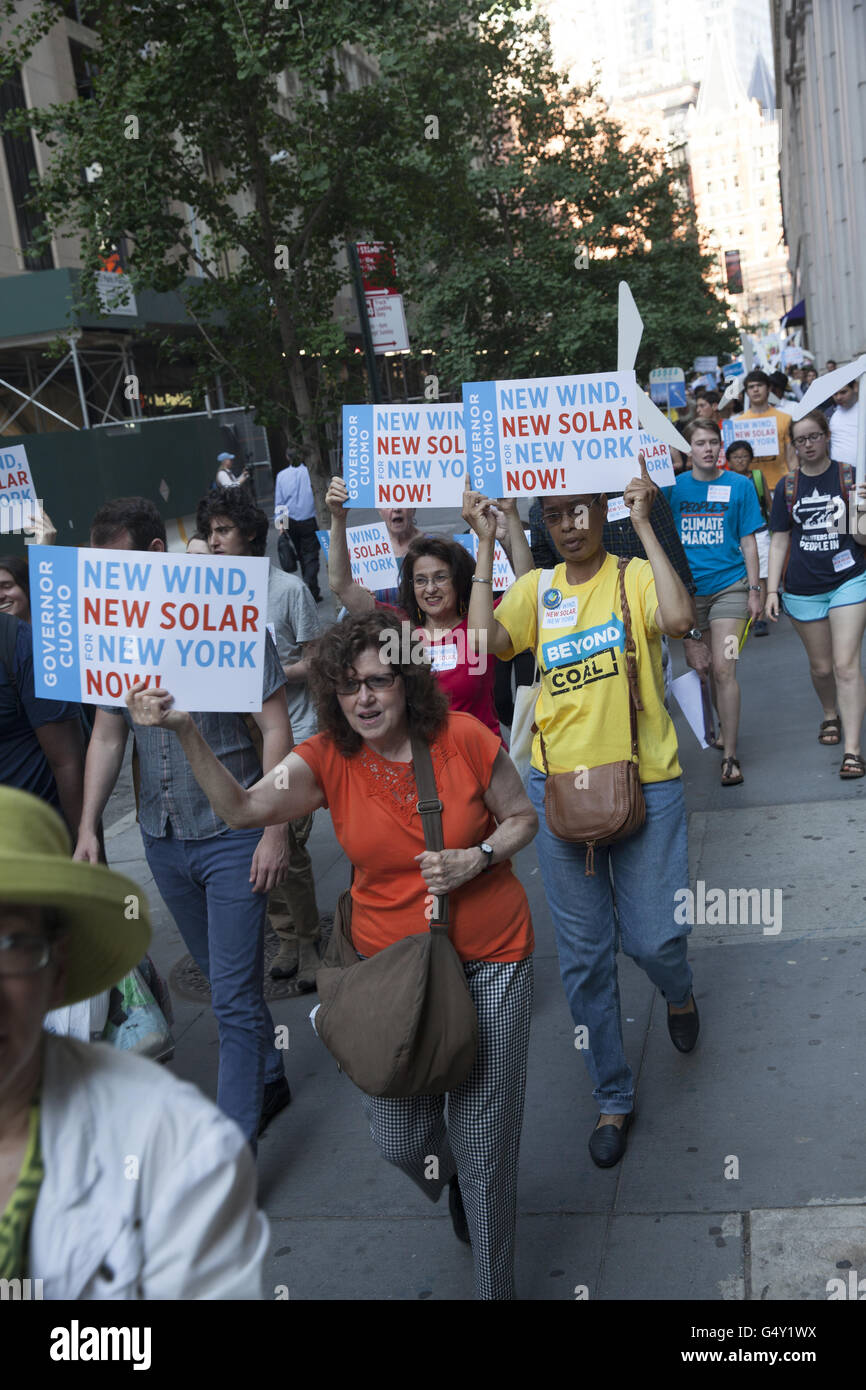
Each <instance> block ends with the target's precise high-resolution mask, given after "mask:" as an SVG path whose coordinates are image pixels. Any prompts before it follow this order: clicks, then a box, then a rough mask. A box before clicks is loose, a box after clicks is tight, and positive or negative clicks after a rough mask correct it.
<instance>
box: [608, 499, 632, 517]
mask: <svg viewBox="0 0 866 1390" xmlns="http://www.w3.org/2000/svg"><path fill="white" fill-rule="evenodd" d="M628 515H629V509H628V507H627V506H626V505H625V502H624V500H623V499H622V497H608V499H607V519H608V521H622V519H623V517H626V516H628Z"/></svg>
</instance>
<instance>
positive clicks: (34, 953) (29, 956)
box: [0, 936, 51, 976]
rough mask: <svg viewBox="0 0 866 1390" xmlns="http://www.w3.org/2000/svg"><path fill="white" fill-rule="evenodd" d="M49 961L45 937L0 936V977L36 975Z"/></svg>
mask: <svg viewBox="0 0 866 1390" xmlns="http://www.w3.org/2000/svg"><path fill="white" fill-rule="evenodd" d="M50 959H51V942H50V941H49V940H48V938H47V937H46V936H0V976H3V975H36V974H38V972H39V971H40V970H44V968H45V966H46V965H47V964H48V962H49V960H50Z"/></svg>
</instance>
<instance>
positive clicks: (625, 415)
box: [463, 371, 638, 497]
mask: <svg viewBox="0 0 866 1390" xmlns="http://www.w3.org/2000/svg"><path fill="white" fill-rule="evenodd" d="M463 406H464V412H465V420H466V447H467V455H466V457H467V464H468V468H469V475H470V478H471V480H472V487H473V489H474V490H475V491H476V492H483V493H486V495H487V496H488V497H532V496H535V495H538V494H542V495H543V494H546V493H547V494H556V493H559V494H563V495H569V494H573V493H586V492H608V491H610V492H615V491H617V489H621V488H624V487H625V486H626V484H627V483H628V481H629V479H631V478H633V477H635V476H636V475H637V471H638V467H637V454H638V411H637V383H636V381H635V375H634V372H631V371H629V372H599V373H596V374H594V375H592V376H559V377H537V378H530V379H525V380H521V381H473V382H464V383H463Z"/></svg>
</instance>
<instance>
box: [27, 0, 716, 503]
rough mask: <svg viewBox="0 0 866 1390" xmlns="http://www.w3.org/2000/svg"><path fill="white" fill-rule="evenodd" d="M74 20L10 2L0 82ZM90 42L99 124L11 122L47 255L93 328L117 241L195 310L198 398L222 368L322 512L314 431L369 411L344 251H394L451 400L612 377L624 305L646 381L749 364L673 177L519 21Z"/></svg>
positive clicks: (47, 8)
mask: <svg viewBox="0 0 866 1390" xmlns="http://www.w3.org/2000/svg"><path fill="white" fill-rule="evenodd" d="M57 13H58V11H57V6H56V4H54V3H52V2H51V0H37V3H36V4H35V6H34V7H33V9H32V11H31V12H30V14H29V15H28V16H26V17H25V18H24V19H21V18H20V17H19V16H18V14H17V11H16V6H15V4H14V0H0V17H5V19H6V24H5V27H4V31H3V35H4V36H3V43H2V46H0V79H2V78H3V76H4V75H6V74H8V72H9V71H10V70H12V69H13V68H14V67H16V66H19V65H20V64H21V63H22V62H23V61H24V60H25V59H26V57H27V55H28V54H29V53H30V52H32V48H33V45H34V43H35V42H36V40H37V39H38V38H39V36H40V35H41V34H43V33H45V32H46V31H47V29H48V28H49V27H50V26H51V25H52V24H54V23H56V21H57ZM88 19H89V21H90V23H91V25H92V27H93V28H94V30H95V32H96V33H97V34H98V36H99V49H98V53H97V55H96V62H97V65H98V73H97V75H96V77H95V79H94V84H93V85H94V91H93V96H92V98H90V99H88V100H77V101H74V102H70V103H64V104H60V105H56V106H53V107H50V108H43V109H41V110H34V111H30V112H27V113H19V114H18V115H17V116H13V117H11V118H9V121H8V124H9V125H10V126H11V127H13V128H18V129H22V128H23V127H24V126H25V124H30V125H31V126H32V128H33V129H34V130H35V133H36V134H37V136H38V137H39V139H40V140H42V141H43V142H44V143H45V144H46V145H47V146H48V148H49V150H50V161H49V167H48V169H47V170H46V172H45V175H44V177H43V179H42V181H41V182H40V184H39V186H38V188H37V189H36V190H35V195H34V196H35V200H36V205H37V208H38V211H39V214H40V216H41V218H42V222H43V228H44V236H45V238H47V237H49V236H50V235H52V234H58V233H63V232H65V233H67V234H74V235H79V236H80V237H81V238H82V247H83V267H84V270H85V272H88V273H85V274H84V275H82V278H81V284H82V293H83V295H84V296H85V298H86V300H87V302H88V307H90V308H95V307H96V304H95V277H94V276H93V275H92V274H90V273H89V272H91V271H94V270H96V269H97V268H98V267H99V265H100V263H101V261H102V259H103V257H104V255H105V252H106V249H107V248H110V247H112V246H114V245H116V244H119V242H120V240H121V238H123V239H124V242H125V245H126V246H127V247H128V266H127V269H128V273H129V275H130V277H131V279H132V282H133V285H134V287H135V288H136V289H139V288H151V289H156V290H176V291H178V292H179V293H180V294H181V296H182V298H183V300H184V303H185V305H186V307H187V310H188V312H189V313H190V315H191V317H192V318H193V320H194V322H195V323H196V325H197V328H198V337H197V338H196V339H194V340H192V342H185V343H184V344H183V350H184V351H185V352H189V351H194V352H195V354H196V359H197V362H198V364H199V365H198V370H199V373H200V378H201V381H202V382H204V381H205V380H206V379H207V378H209V377H211V378H212V375H213V371H214V368H215V366H218V367H219V368H220V370H221V372H222V375H223V379H224V382H225V385H226V388H227V391H228V392H229V393H230V395H231V397H232V399H233V401H234V402H236V403H238V404H243V405H249V406H253V407H255V408H256V410H257V412H258V415H259V418H260V420H261V421H262V423H264V424H266V425H268V426H272V427H275V426H279V428H280V429H281V430H282V432H283V436H284V438H285V440H286V442H287V443H289V444H290V445H292V446H293V447H294V448H296V449H297V450H299V451H300V452H301V453H302V455H303V456H304V457H305V458H306V460H307V462H308V463H309V464H310V467H311V474H312V476H313V481H314V488H315V490H316V493H317V497H318V499H319V501H321V498H322V495H323V491H324V487H325V480H326V475H327V472H328V466H327V459H326V457H325V451H324V449H323V447H322V433H321V429H320V426H321V423H322V421H323V420H324V419H326V418H327V417H328V416H329V415H330V416H333V413H334V410H335V408H336V406H337V404H338V403H339V401H340V400H341V399H342V398H343V397H344V396H346V394H347V393H354V394H356V395H357V393H358V391H360V390H361V389H362V388H361V386H360V380H359V378H357V377H356V378H355V379H354V380H353V379H352V378H351V376H349V377H348V378H347V373H346V371H345V367H344V365H343V359H344V357H345V324H342V323H340V322H338V321H337V320H336V318H335V315H334V303H335V298H336V296H337V294H338V292H339V290H340V288H341V286H342V285H344V284H345V282H346V279H347V274H348V272H347V270H346V268H345V263H344V261H343V259H342V258H341V249H342V247H343V246H344V244H345V242H346V241H347V240H352V239H361V238H366V237H368V236H374V237H376V238H377V239H384V240H388V241H391V242H393V244H394V247H395V250H396V253H397V264H398V274H399V279H400V286H401V288H402V289H403V291H404V293H405V294H406V296H407V299H408V300H409V301H410V304H411V306H412V310H411V312H412V318H411V324H412V327H413V329H414V334H415V336H414V341H416V342H418V341H419V338H423V339H425V340H426V341H425V343H424V346H431V347H433V348H434V349H436V351H437V353H438V358H437V365H438V372H439V375H440V390H441V393H442V394H443V395H446V394H447V395H451V396H453V397H459V391H460V383H461V381H462V380H464V379H473V378H476V379H477V378H478V377H483V376H488V377H490V376H494V375H498V376H518V375H540V374H544V373H557V372H570V371H580V370H587V371H589V370H593V369H598V368H609V367H612V366H613V365H614V364H615V359H616V304H617V283H618V281H619V280H620V279H623V278H624V279H627V280H628V281H629V282H630V284H631V287H632V290H633V292H634V294H635V297H636V299H637V301H638V304H639V306H640V308H641V311H642V314H643V317H644V321H645V324H646V332H645V337H644V343H643V346H642V350H641V358H640V361H639V369H646V368H649V367H651V366H654V365H658V364H667V363H670V362H677V361H682V362H686V361H690V360H691V357H692V356H693V355H694V354H695V353H697V352H715V351H719V352H722V351H724V350H725V349H726V348H728V347H732V346H734V345H735V339H734V338H733V337H732V336H731V333H730V330H729V329H728V328H727V325H726V322H725V318H726V315H725V306H724V303H723V301H721V299H720V298H719V297H718V296H717V295H716V294H715V293H714V292H713V291H712V290H711V289H710V288H709V287H708V283H707V270H708V264H709V262H708V258H707V257H706V255H705V254H704V253H703V251H702V249H701V246H700V244H699V240H698V237H697V233H696V231H695V228H694V224H693V222H692V221H691V220H690V214H689V210H688V208H687V207H686V205H685V203H684V201H683V200H682V198H681V197H680V196H679V194H678V190H677V186H676V183H675V180H674V178H673V175H672V174H671V172H670V171H669V170H667V169H666V168H665V167H664V164H663V161H662V160H661V157H660V155H659V153H658V152H656V151H652V150H647V149H645V148H643V147H642V146H640V145H639V144H629V142H628V141H627V140H626V138H625V136H624V133H623V132H622V130H621V129H620V128H619V126H618V125H617V124H616V122H615V121H613V120H612V119H611V117H610V116H609V114H608V113H607V112H606V111H605V110H604V108H603V107H602V106H601V104H600V103H599V102H598V101H597V100H596V98H595V96H594V95H593V93H592V92H591V91H583V92H574V91H571V92H569V91H565V90H564V89H563V87H562V85H561V83H560V81H559V79H558V77H557V75H556V73H555V72H554V69H553V65H552V61H551V56H550V51H549V44H548V40H547V31H546V27H545V22H544V21H543V19H541V18H540V17H539V16H537V15H533V14H532V13H530V12H528V11H527V10H525V9H522V8H521V6H520V4H519V2H518V0H388V2H387V3H385V4H382V3H381V0H315V3H309V0H308V2H307V3H303V0H301V2H300V3H299V2H298V0H295V2H294V3H291V5H290V4H289V0H273V2H272V3H268V2H267V0H139V3H137V4H136V5H134V6H126V5H119V4H117V3H116V0H90V3H89V5H88ZM353 54H354V55H358V54H360V62H361V64H362V70H363V73H364V77H365V80H364V81H363V82H362V84H361V85H358V84H357V83H353V82H350V80H349V78H348V76H347V73H348V69H349V66H350V61H349V58H347V55H350V56H351V55H353ZM356 71H357V69H356ZM86 169H89V170H91V171H92V172H94V171H95V170H97V169H98V171H99V172H98V176H97V177H95V178H94V177H91V179H89V180H88V179H87V178H86V177H85V175H84V170H86ZM191 209H192V210H194V212H195V218H196V222H197V226H198V229H199V234H198V235H196V232H195V230H194V228H193V224H192V220H191V214H190V210H191ZM583 247H585V248H586V252H587V256H588V260H587V265H586V268H585V269H580V268H578V267H579V265H581V264H582V251H581V248H583ZM191 272H192V274H193V275H194V276H195V277H197V278H196V279H192V280H191V279H190V273H191ZM419 346H420V343H419ZM314 354H317V355H315V356H314Z"/></svg>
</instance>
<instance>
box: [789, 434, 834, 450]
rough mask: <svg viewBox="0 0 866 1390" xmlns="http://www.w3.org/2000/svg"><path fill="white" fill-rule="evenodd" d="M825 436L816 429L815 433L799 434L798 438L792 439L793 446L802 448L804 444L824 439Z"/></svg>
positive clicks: (815, 442)
mask: <svg viewBox="0 0 866 1390" xmlns="http://www.w3.org/2000/svg"><path fill="white" fill-rule="evenodd" d="M826 438H827V436H826V435H825V434H824V433H823V432H821V431H818V432H817V433H816V434H801V435H800V437H799V439H795V440H794V448H795V449H802V448H804V447H805V445H806V444H817V443H818V440H819V439H826Z"/></svg>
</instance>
